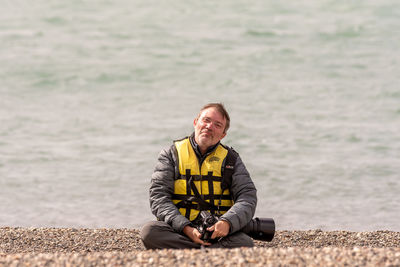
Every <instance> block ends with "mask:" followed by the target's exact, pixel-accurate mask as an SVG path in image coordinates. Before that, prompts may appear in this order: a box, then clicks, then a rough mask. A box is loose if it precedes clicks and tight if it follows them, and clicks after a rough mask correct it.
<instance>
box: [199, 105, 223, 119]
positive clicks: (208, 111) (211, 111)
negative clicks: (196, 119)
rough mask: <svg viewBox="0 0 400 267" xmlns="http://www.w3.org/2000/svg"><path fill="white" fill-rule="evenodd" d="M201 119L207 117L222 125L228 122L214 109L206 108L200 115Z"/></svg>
mask: <svg viewBox="0 0 400 267" xmlns="http://www.w3.org/2000/svg"><path fill="white" fill-rule="evenodd" d="M200 117H207V118H211V117H212V119H214V120H217V121H219V122H221V123H225V122H226V118H225V117H224V116H223V115H222V114H221V113H220V112H219V111H218V110H217V109H216V108H214V107H210V108H206V109H205V110H203V111H202V112H201V113H200Z"/></svg>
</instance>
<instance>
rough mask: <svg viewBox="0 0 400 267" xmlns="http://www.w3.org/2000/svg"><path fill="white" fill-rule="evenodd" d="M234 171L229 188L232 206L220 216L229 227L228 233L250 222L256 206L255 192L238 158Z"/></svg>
mask: <svg viewBox="0 0 400 267" xmlns="http://www.w3.org/2000/svg"><path fill="white" fill-rule="evenodd" d="M234 170H235V171H234V173H233V175H232V185H231V188H230V192H231V194H232V197H233V200H234V205H233V206H232V207H231V208H230V209H229V210H228V211H227V212H226V213H225V214H224V215H222V216H221V219H223V220H226V221H228V222H229V224H230V225H231V229H230V233H234V232H236V231H239V230H240V229H242V228H243V227H244V226H246V225H247V224H248V223H249V222H250V220H251V219H252V218H253V216H254V213H255V210H256V205H257V190H256V188H255V186H254V183H253V181H252V180H251V178H250V174H249V172H248V171H247V169H246V166H245V165H244V163H243V162H242V160H241V158H240V157H239V156H238V158H237V160H236V163H235V169H234Z"/></svg>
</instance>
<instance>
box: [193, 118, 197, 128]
mask: <svg viewBox="0 0 400 267" xmlns="http://www.w3.org/2000/svg"><path fill="white" fill-rule="evenodd" d="M197 121H198V118H196V119H194V120H193V127H196V124H197Z"/></svg>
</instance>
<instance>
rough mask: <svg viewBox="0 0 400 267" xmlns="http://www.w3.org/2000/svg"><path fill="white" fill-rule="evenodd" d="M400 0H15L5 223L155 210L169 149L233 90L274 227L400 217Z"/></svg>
mask: <svg viewBox="0 0 400 267" xmlns="http://www.w3.org/2000/svg"><path fill="white" fill-rule="evenodd" d="M399 47H400V3H399V2H398V1H396V0H351V1H348V0H346V1H345V0H335V1H333V0H322V1H320V0H318V1H317V0H300V1H272V0H269V1H231V0H222V1H191V0H189V1H179V0H178V1H170V0H166V1H152V0H150V1H148V0H146V1H145V0H133V1H132V0H116V1H108V0H100V1H90V0H87V1H85V0H71V1H56V0H50V1H44V0H38V1H26V0H16V1H7V0H6V1H3V2H2V5H1V9H0V62H1V63H0V226H22V227H31V226H33V227H112V228H117V227H129V228H138V227H140V225H142V224H143V223H144V222H146V221H148V220H153V219H154V217H153V215H152V214H151V211H150V208H149V201H148V189H149V185H150V177H151V174H152V172H153V169H154V166H155V164H156V159H157V155H158V153H159V151H160V150H161V149H162V148H164V147H168V146H170V145H171V144H172V140H174V139H178V138H181V137H184V136H186V135H190V134H191V132H192V131H193V124H192V123H193V119H194V118H195V116H196V115H197V112H198V110H199V109H200V107H201V106H202V105H203V104H205V103H207V102H223V103H224V104H225V105H226V108H227V109H228V111H229V112H230V114H231V129H229V131H228V134H227V136H226V137H225V138H224V139H223V142H224V143H225V144H227V145H229V146H232V147H234V148H235V149H236V150H237V151H238V152H239V154H240V156H241V157H242V159H243V161H244V162H245V164H246V166H247V168H248V170H249V172H250V173H251V177H252V179H253V181H254V183H255V185H256V187H257V189H258V192H257V195H258V206H257V210H256V216H259V217H271V218H274V219H275V221H276V225H277V229H289V230H290V229H298V230H301V229H316V228H320V229H323V230H337V229H343V230H354V231H363V230H395V231H400V224H399V221H400V196H399V195H400V182H399V178H400V169H399V168H400V167H399V166H400V137H399V136H400V135H399V132H400V87H399V81H400V79H399V77H400V49H399Z"/></svg>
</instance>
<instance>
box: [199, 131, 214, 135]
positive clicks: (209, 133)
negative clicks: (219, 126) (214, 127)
mask: <svg viewBox="0 0 400 267" xmlns="http://www.w3.org/2000/svg"><path fill="white" fill-rule="evenodd" d="M201 134H205V135H212V132H211V131H207V130H204V131H202V132H201Z"/></svg>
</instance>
